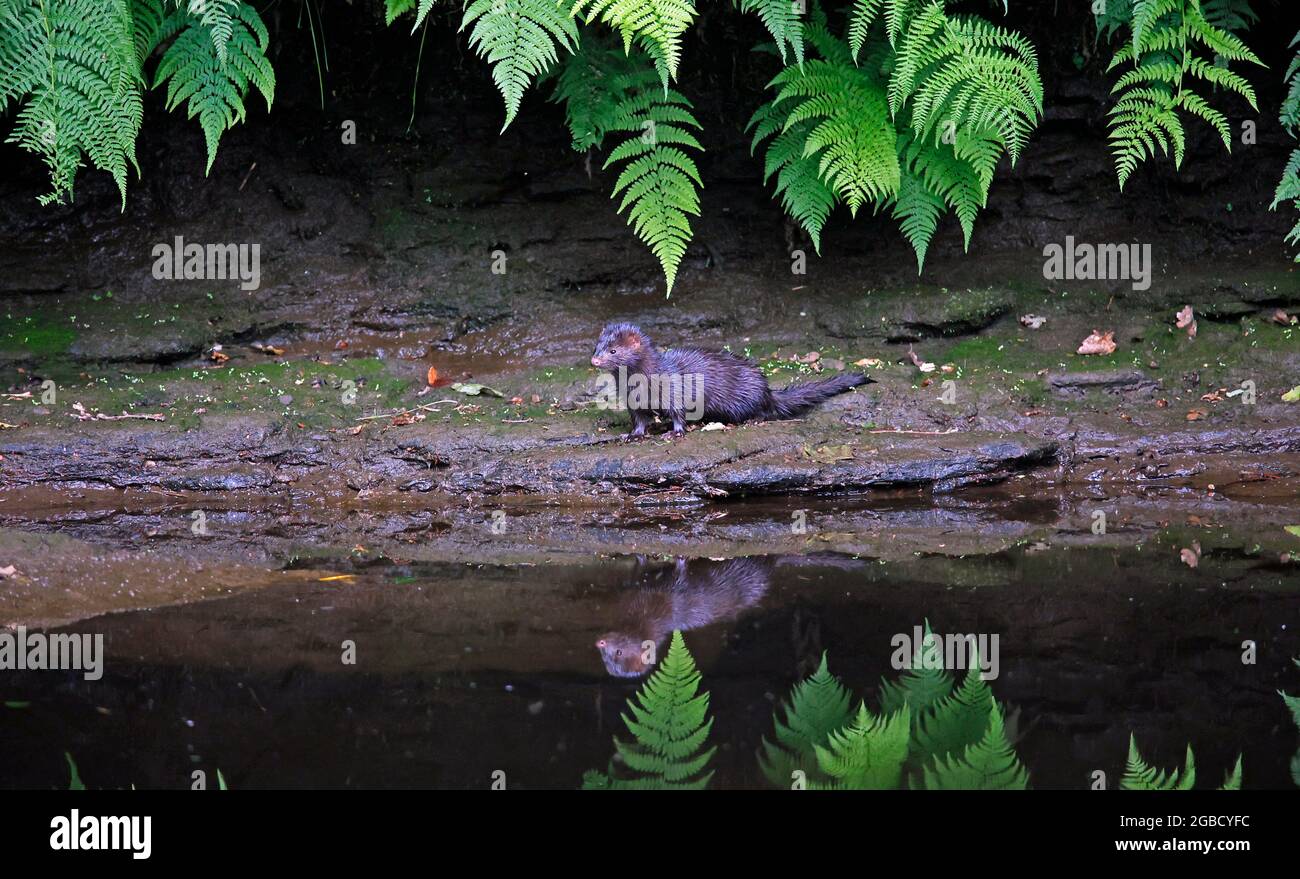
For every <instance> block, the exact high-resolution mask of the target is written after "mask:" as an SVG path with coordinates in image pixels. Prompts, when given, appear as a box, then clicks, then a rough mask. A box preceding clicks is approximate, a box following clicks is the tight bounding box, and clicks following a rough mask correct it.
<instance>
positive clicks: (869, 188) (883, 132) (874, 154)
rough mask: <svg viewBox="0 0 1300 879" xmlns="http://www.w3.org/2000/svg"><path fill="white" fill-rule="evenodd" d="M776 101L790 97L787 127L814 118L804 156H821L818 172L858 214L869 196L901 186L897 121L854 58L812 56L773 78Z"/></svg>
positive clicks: (888, 193) (885, 194)
mask: <svg viewBox="0 0 1300 879" xmlns="http://www.w3.org/2000/svg"><path fill="white" fill-rule="evenodd" d="M773 85H774V86H776V87H777V88H778V91H777V95H776V97H775V98H774V99H773V104H775V105H780V104H783V103H785V102H790V103H791V106H790V108H789V111H788V115H787V116H786V117H785V121H784V125H783V127H784V129H785V130H789V128H790V127H791V126H793V125H796V124H798V123H801V122H811V123H813V124H812V125H811V127H810V128H808V133H807V138H806V140H805V142H804V156H806V157H812V156H815V157H816V158H817V162H818V174H819V176H820V177H821V178H822V179H823V180H824V181H825V182H826V184H827V185H828V186H829V187H830V188H831V189H832V190H834V191H835V192H836V194H837V196H838V197H839V198H840V199H841V200H843V201H844V202H845V204H847V205H848V208H849V212H850V213H851V214H856V213H857V211H858V209H859V208H860V207H862V205H864V204H867V203H868V202H881V201H884V200H886V199H888V198H890V197H892V196H893V195H894V193H896V192H897V191H898V183H899V176H900V173H901V172H900V170H899V167H898V156H897V154H896V153H895V152H894V141H895V134H894V127H893V124H892V123H891V121H890V118H889V110H888V107H887V105H886V102H885V94H884V91H883V89H881V88H880V86H878V85H877V84H876V83H874V82H872V80H871V79H870V78H869V77H868V76H866V75H865V74H864V73H863V72H862V71H861V70H859V69H858V68H857V67H855V66H853V65H852V64H849V63H833V62H829V61H825V60H821V59H818V60H815V61H807V62H805V63H804V66H803V68H802V69H800V68H797V67H787V68H786V69H785V70H784V71H782V72H781V73H780V74H778V75H777V77H776V79H774V80H773Z"/></svg>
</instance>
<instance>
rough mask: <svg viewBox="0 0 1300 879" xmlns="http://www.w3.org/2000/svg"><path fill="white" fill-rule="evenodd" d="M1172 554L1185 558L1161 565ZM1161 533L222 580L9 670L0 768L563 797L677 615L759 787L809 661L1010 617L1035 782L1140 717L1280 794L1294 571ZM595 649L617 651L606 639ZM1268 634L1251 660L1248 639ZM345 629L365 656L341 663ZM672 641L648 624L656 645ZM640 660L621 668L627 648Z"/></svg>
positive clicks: (1147, 743)
mask: <svg viewBox="0 0 1300 879" xmlns="http://www.w3.org/2000/svg"><path fill="white" fill-rule="evenodd" d="M1171 559H1172V560H1173V561H1171ZM1176 559H1177V548H1176V546H1174V545H1172V544H1168V545H1166V544H1164V543H1162V541H1161V539H1160V538H1159V537H1156V538H1154V539H1151V540H1147V541H1145V542H1143V543H1142V544H1140V545H1138V546H1130V547H1124V548H1113V547H1112V548H1100V547H1098V548H1088V547H1077V546H1076V547H1074V548H1049V549H1041V550H1040V551H1035V548H1034V547H1033V546H1032V545H1031V546H1020V547H1016V548H1014V549H1011V550H1007V551H1004V552H999V553H993V554H989V555H982V556H978V557H967V558H959V557H957V558H954V557H948V556H945V555H931V554H927V553H918V554H915V555H914V556H912V557H910V558H906V559H903V560H899V561H890V562H883V561H878V560H862V559H854V558H850V557H847V556H837V555H829V554H828V555H821V556H816V555H814V556H760V557H755V558H747V559H732V560H725V561H711V560H708V559H700V560H692V561H690V562H685V561H683V562H680V563H679V562H677V561H675V560H673V559H671V558H669V559H645V558H635V557H627V556H622V557H611V558H606V559H594V560H593V561H591V562H590V563H588V564H573V565H549V566H544V567H539V566H480V565H464V564H442V563H438V564H417V565H398V564H381V565H375V566H368V567H362V568H358V569H356V570H355V571H354V572H353V573H354V576H352V577H350V578H347V579H341V580H331V581H326V582H321V581H319V580H318V579H307V580H304V579H303V578H296V579H291V578H289V576H288V574H289V573H292V572H286V577H285V581H284V582H283V583H280V584H276V585H272V586H270V587H267V588H263V589H260V590H257V591H249V592H245V593H242V594H238V595H235V596H232V597H229V598H223V599H219V600H213V601H206V602H199V603H193V604H187V605H181V606H176V607H170V608H162V609H158V610H152V611H137V612H128V613H120V614H112V615H108V616H103V617H98V618H94V619H90V620H85V621H82V622H80V623H77V624H75V625H72V626H69V627H67V630H68V631H77V632H94V633H103V634H104V636H105V648H106V653H107V662H106V668H105V674H104V677H103V680H101V681H98V682H87V681H85V680H83V679H82V677H81V675H80V673H68V672H10V673H6V674H5V676H4V677H3V678H2V679H0V681H2V683H3V689H2V690H0V700H10V701H16V702H27V703H29V704H28V705H26V706H25V707H10V708H0V730H2V731H3V732H2V734H0V740H2V741H3V748H0V785H2V786H5V787H15V788H28V787H51V786H59V784H60V780H61V779H66V777H67V770H66V766H65V763H64V757H63V752H64V751H68V752H70V753H71V754H72V755H73V756H74V757H75V759H76V761H77V763H78V765H79V767H80V770H81V774H82V777H83V779H84V780H85V782H86V784H87V785H88V786H89V787H92V788H96V787H126V786H129V785H132V784H134V785H136V786H137V787H172V788H180V787H185V786H188V785H189V783H190V773H191V772H192V771H193V770H195V769H203V770H207V771H208V772H209V773H211V772H212V770H215V769H217V768H220V769H221V770H222V772H223V774H224V775H225V777H226V779H227V781H228V782H229V784H230V786H231V787H234V788H263V787H306V788H318V787H331V788H333V787H439V788H484V787H487V786H489V785H490V783H491V781H492V776H493V773H494V772H496V771H497V770H501V771H504V772H505V777H506V780H507V784H508V785H509V786H510V787H514V788H557V787H558V788H571V787H576V786H577V785H578V784H579V783H580V781H581V777H582V773H583V771H584V770H586V769H589V768H604V767H605V765H606V763H607V762H608V760H609V758H610V756H611V754H612V746H611V736H612V735H613V734H615V733H618V734H620V735H624V734H625V730H624V728H623V725H622V722H621V721H620V719H619V714H620V710H621V709H622V707H623V703H624V700H625V699H626V697H627V696H629V695H630V694H631V693H633V692H634V691H635V689H636V687H637V685H638V679H637V678H635V677H632V678H629V677H621V676H618V675H616V674H611V672H619V673H626V672H629V671H635V670H636V669H635V668H630V667H628V665H629V664H628V662H627V657H626V655H625V656H623V657H616V656H614V655H612V651H613V650H616V649H618V645H620V644H622V643H624V642H623V641H620V639H626V640H627V643H640V642H641V641H643V640H645V639H647V638H649V639H652V640H653V639H661V638H662V637H664V636H665V634H666V633H667V632H668V631H669V630H670V629H671V628H672V626H673V625H677V626H682V627H685V628H686V629H687V631H686V641H687V644H688V646H689V647H690V649H691V651H692V653H693V654H694V656H695V658H696V660H697V662H698V664H699V667H700V669H701V671H702V673H703V676H704V686H705V688H706V689H707V690H708V691H709V693H710V699H711V713H712V715H713V717H714V718H715V723H714V729H713V742H714V743H715V744H717V745H719V746H720V749H719V752H718V756H717V758H716V768H717V776H716V778H715V782H714V784H715V786H723V787H762V786H764V781H763V778H762V776H761V774H760V773H759V771H758V768H757V764H756V761H755V749H756V748H757V747H758V745H759V742H760V740H761V738H762V737H763V736H765V735H767V736H770V735H771V729H772V711H773V708H774V706H775V704H776V703H777V702H778V701H779V700H780V699H781V698H783V697H784V696H785V695H786V694H787V693H788V691H789V688H790V686H791V685H792V684H793V683H794V682H795V681H796V680H797V679H798V678H799V677H800V676H802V675H804V674H807V673H808V672H809V671H811V670H812V668H814V667H815V665H816V662H817V660H818V658H819V657H820V655H821V653H822V651H827V652H828V655H829V657H830V666H831V670H832V671H833V672H835V673H837V674H839V675H840V676H841V677H842V678H843V680H844V681H845V683H846V684H847V685H848V686H849V687H850V688H851V689H853V691H854V692H855V693H856V694H857V695H858V696H866V697H868V699H869V701H870V702H871V704H872V705H873V707H874V699H875V695H876V690H877V687H878V685H879V681H880V679H881V677H882V676H888V677H894V676H895V675H896V674H897V672H896V671H895V670H894V669H893V668H891V666H890V659H891V655H892V654H893V652H894V651H893V647H891V639H893V638H894V637H895V636H896V635H898V634H900V633H911V632H912V631H913V626H915V625H917V624H919V623H920V622H921V621H922V620H923V619H928V620H929V621H930V624H931V625H932V627H933V628H934V630H935V631H936V632H941V633H950V632H960V633H977V634H996V635H998V639H999V641H998V643H999V655H998V657H997V659H998V664H999V669H998V670H999V674H998V676H997V678H996V679H995V680H993V681H992V687H993V690H994V693H995V695H996V696H997V697H998V698H999V699H1001V700H1002V701H1004V702H1006V703H1009V704H1010V705H1011V706H1013V710H1014V709H1018V711H1019V718H1018V724H1017V725H1018V728H1019V736H1020V739H1019V742H1018V744H1017V748H1018V750H1019V753H1020V755H1021V758H1022V760H1023V761H1024V763H1025V764H1026V766H1027V767H1028V769H1029V771H1030V775H1031V784H1032V785H1033V786H1034V787H1038V788H1057V787H1073V788H1082V787H1085V786H1087V784H1088V783H1089V780H1090V779H1089V775H1090V773H1091V772H1093V771H1094V770H1097V769H1101V770H1104V771H1105V772H1106V773H1107V775H1108V776H1109V777H1111V778H1113V779H1115V780H1117V779H1118V776H1119V774H1120V773H1121V772H1122V770H1123V764H1124V759H1125V756H1126V753H1127V742H1128V737H1129V734H1130V732H1132V733H1136V735H1137V737H1138V741H1139V743H1140V745H1141V747H1142V749H1143V752H1144V754H1145V755H1146V756H1147V757H1148V758H1149V759H1151V761H1152V762H1154V763H1157V764H1159V765H1164V766H1172V765H1174V764H1176V763H1179V762H1181V759H1182V756H1183V751H1184V748H1185V747H1186V745H1187V744H1189V743H1190V744H1191V745H1192V746H1193V748H1194V749H1195V752H1196V758H1197V767H1198V770H1199V777H1200V779H1201V781H1200V782H1198V786H1208V785H1213V784H1217V783H1218V781H1219V780H1220V779H1221V778H1222V774H1223V772H1224V771H1225V770H1226V769H1227V768H1228V767H1229V766H1230V764H1231V762H1232V761H1233V760H1234V759H1235V756H1236V754H1237V753H1238V752H1242V753H1243V754H1244V767H1245V772H1244V778H1245V786H1247V787H1266V788H1279V787H1289V786H1290V785H1291V782H1290V779H1289V772H1288V769H1287V762H1288V760H1289V759H1290V756H1291V755H1292V754H1293V753H1294V752H1295V751H1296V749H1297V738H1298V735H1297V731H1296V729H1295V727H1294V726H1293V725H1292V723H1291V722H1290V720H1289V718H1288V716H1287V714H1286V712H1285V709H1284V707H1283V705H1282V702H1281V700H1280V699H1279V697H1278V695H1277V693H1276V691H1277V690H1278V689H1279V688H1281V689H1286V690H1288V691H1289V692H1296V691H1300V669H1298V668H1296V667H1295V666H1294V665H1293V664H1292V661H1291V657H1294V656H1297V655H1300V635H1298V633H1297V628H1296V623H1297V613H1296V611H1297V608H1298V607H1300V573H1297V571H1296V566H1294V565H1287V564H1284V563H1279V562H1278V559H1277V556H1276V555H1274V556H1272V557H1271V558H1266V557H1264V556H1253V555H1251V554H1249V553H1242V554H1235V555H1234V554H1232V553H1224V554H1222V557H1218V558H1216V559H1214V560H1213V561H1214V562H1215V564H1214V565H1213V571H1212V572H1210V571H1208V570H1207V568H1209V567H1210V565H1209V561H1210V560H1209V559H1208V557H1207V559H1206V560H1203V562H1202V565H1201V568H1200V569H1198V570H1192V569H1190V568H1188V567H1186V566H1185V565H1181V564H1179V563H1177V561H1176ZM602 638H603V639H604V640H605V642H606V645H607V648H606V653H607V654H609V655H605V654H603V653H602V651H601V650H599V649H598V648H597V647H596V643H597V641H598V640H601V639H602ZM1247 640H1252V641H1254V642H1255V643H1256V644H1257V649H1258V655H1257V658H1256V661H1255V662H1254V663H1249V662H1243V658H1242V654H1243V649H1242V642H1243V641H1247ZM345 641H351V642H354V643H355V646H356V662H355V664H345V663H344V662H343V661H342V659H341V657H342V654H343V650H344V647H343V645H344V642H345ZM661 643H662V642H661ZM632 665H635V663H632Z"/></svg>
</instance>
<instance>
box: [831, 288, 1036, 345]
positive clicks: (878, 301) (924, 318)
mask: <svg viewBox="0 0 1300 879" xmlns="http://www.w3.org/2000/svg"><path fill="white" fill-rule="evenodd" d="M1013 307H1014V300H1013V299H1012V297H1011V294H1010V293H1009V292H1006V291H1003V290H998V289H992V288H990V289H985V290H957V291H951V292H947V293H946V294H944V295H941V296H936V295H934V294H933V293H930V294H928V295H926V296H917V295H913V294H911V293H910V292H908V291H902V292H900V293H893V294H886V293H875V292H872V293H868V294H866V295H865V296H862V297H860V298H858V299H856V300H852V299H850V300H848V301H846V302H845V303H844V305H843V307H841V308H836V309H833V310H827V311H823V312H821V313H819V314H818V316H817V323H818V325H819V326H820V327H821V328H822V329H823V330H825V331H826V332H827V333H829V334H830V335H832V336H835V337H837V338H871V339H883V340H884V341H886V342H917V341H920V340H921V339H926V338H933V337H936V336H962V335H968V334H970V333H977V332H979V331H980V330H982V329H984V328H986V327H988V326H991V325H992V324H993V323H995V322H996V321H998V320H999V319H1001V318H1002V317H1003V316H1004V315H1006V314H1009V313H1010V312H1011V310H1012V309H1013Z"/></svg>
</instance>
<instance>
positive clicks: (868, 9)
mask: <svg viewBox="0 0 1300 879" xmlns="http://www.w3.org/2000/svg"><path fill="white" fill-rule="evenodd" d="M884 2H885V0H853V9H851V10H850V11H849V51H850V52H852V53H853V60H854V61H856V60H857V59H858V56H859V55H861V54H862V47H863V46H864V45H865V44H866V42H867V35H868V34H870V33H871V26H872V25H873V24H875V23H876V17H877V16H878V15H879V14H880V7H881V4H883V3H884Z"/></svg>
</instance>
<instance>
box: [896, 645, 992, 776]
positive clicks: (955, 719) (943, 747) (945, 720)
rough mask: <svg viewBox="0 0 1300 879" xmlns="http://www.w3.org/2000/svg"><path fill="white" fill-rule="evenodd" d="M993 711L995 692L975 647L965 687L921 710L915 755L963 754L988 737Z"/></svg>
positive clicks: (926, 757)
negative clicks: (986, 679) (987, 679)
mask: <svg viewBox="0 0 1300 879" xmlns="http://www.w3.org/2000/svg"><path fill="white" fill-rule="evenodd" d="M993 710H994V700H993V693H992V691H991V690H989V686H988V684H987V683H986V682H985V681H984V678H983V676H982V675H981V674H980V670H979V661H978V658H977V657H976V656H975V654H974V651H973V650H972V651H971V657H970V660H969V666H968V669H967V672H966V676H965V677H964V678H963V679H962V683H961V686H959V687H958V688H957V689H956V691H955V692H953V693H952V694H951V695H949V696H947V697H945V698H944V699H941V700H940V701H938V702H936V703H935V704H934V705H932V706H931V707H930V708H929V709H928V710H926V711H924V712H920V713H918V715H917V720H916V733H915V736H914V741H913V751H912V753H913V757H915V758H916V759H917V760H918V762H925V761H929V760H930V759H932V758H937V757H945V756H948V755H953V756H959V755H960V754H961V753H962V752H963V751H964V750H965V749H966V748H969V747H971V746H972V745H974V744H976V743H977V742H979V741H980V739H981V738H983V737H984V733H985V731H986V730H987V729H988V725H989V718H990V716H991V715H992V713H993Z"/></svg>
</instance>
